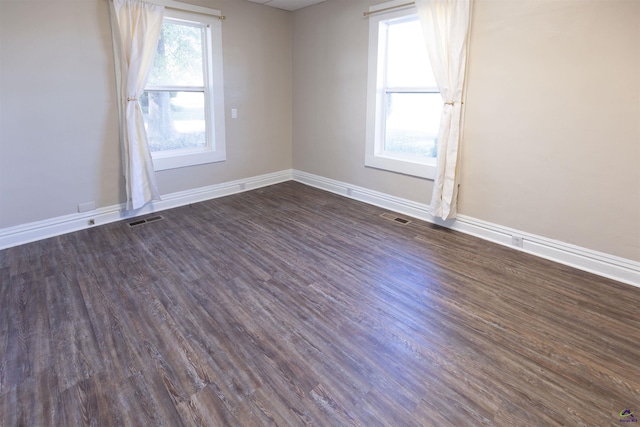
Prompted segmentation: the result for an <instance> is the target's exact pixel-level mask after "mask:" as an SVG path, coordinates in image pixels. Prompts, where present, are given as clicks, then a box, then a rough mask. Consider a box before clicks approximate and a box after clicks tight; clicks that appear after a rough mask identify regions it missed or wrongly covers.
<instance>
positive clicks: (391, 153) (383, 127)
mask: <svg viewBox="0 0 640 427" xmlns="http://www.w3.org/2000/svg"><path fill="white" fill-rule="evenodd" d="M396 3H398V2H397V1H395V2H389V3H385V4H382V5H377V6H375V8H374V7H372V8H371V9H370V11H371V12H373V11H375V10H376V9H382V8H386V7H392V6H397V4H396ZM402 3H405V4H406V2H404V1H400V3H399V4H402ZM369 20H370V22H369V81H368V93H367V142H366V144H367V146H366V156H365V165H366V166H370V167H374V168H379V169H386V170H390V171H394V172H399V173H404V174H407V175H414V176H419V177H423V178H431V179H433V178H434V177H435V166H436V157H437V148H438V129H439V126H440V114H441V111H442V97H441V96H440V91H439V90H438V87H437V84H436V82H435V79H434V77H433V71H432V70H431V64H430V62H429V56H428V54H427V48H426V45H425V43H424V36H423V35H422V28H421V26H420V21H419V20H418V15H417V12H416V10H415V7H409V8H402V9H396V10H395V11H393V12H388V13H379V14H373V15H371V16H370V17H369Z"/></svg>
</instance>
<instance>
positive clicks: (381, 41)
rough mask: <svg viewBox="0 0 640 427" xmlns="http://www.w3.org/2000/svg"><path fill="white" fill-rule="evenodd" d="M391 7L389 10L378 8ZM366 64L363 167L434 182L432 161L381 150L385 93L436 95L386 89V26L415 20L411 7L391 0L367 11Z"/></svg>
mask: <svg viewBox="0 0 640 427" xmlns="http://www.w3.org/2000/svg"><path fill="white" fill-rule="evenodd" d="M386 8H393V10H391V11H384V12H383V11H382V9H386ZM369 12H370V13H372V14H371V15H369V63H368V79H367V119H366V123H367V125H366V126H367V128H366V149H365V166H366V167H372V168H376V169H383V170H388V171H392V172H397V173H401V174H405V175H411V176H416V177H420V178H427V179H435V176H436V159H435V158H426V159H419V158H417V156H411V155H403V154H400V153H389V152H385V150H384V143H385V125H386V107H385V103H386V102H385V101H386V96H387V94H388V93H440V90H439V89H438V88H437V87H435V88H434V87H424V88H416V87H388V86H386V76H385V72H386V49H387V44H386V42H385V39H386V26H388V24H387V23H388V22H398V21H403V20H410V19H413V16H416V17H417V14H418V11H417V9H416V7H415V6H409V5H407V4H406V1H404V0H395V1H391V2H387V3H383V4H379V5H375V6H372V7H371V8H369Z"/></svg>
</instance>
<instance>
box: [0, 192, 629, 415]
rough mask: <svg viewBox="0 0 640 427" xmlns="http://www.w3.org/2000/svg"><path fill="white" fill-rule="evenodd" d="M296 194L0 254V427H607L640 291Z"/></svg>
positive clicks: (268, 195)
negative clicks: (559, 426) (48, 426)
mask: <svg viewBox="0 0 640 427" xmlns="http://www.w3.org/2000/svg"><path fill="white" fill-rule="evenodd" d="M384 212H385V211H384V210H382V209H379V208H377V207H373V206H369V205H365V204H362V203H359V202H355V201H353V200H349V199H346V198H342V197H339V196H335V195H332V194H329V193H325V192H322V191H320V190H316V189H313V188H310V187H306V186H304V185H302V184H298V183H294V182H288V183H284V184H279V185H276V186H272V187H268V188H264V189H260V190H255V191H252V192H247V193H244V194H240V195H235V196H231V197H226V198H222V199H217V200H213V201H210V202H206V203H200V204H197V205H193V206H189V207H183V208H179V209H174V210H171V211H166V212H163V213H162V215H163V217H164V219H163V220H160V221H156V222H150V223H147V224H144V225H140V226H137V227H133V228H132V227H129V225H127V223H124V222H123V223H115V224H109V225H105V226H101V227H96V228H93V229H90V230H85V231H81V232H78V233H73V234H68V235H65V236H61V237H56V238H53V239H49V240H45V241H40V242H36V243H32V244H28V245H23V246H19V247H16V248H12V249H8V250H4V251H2V252H0V280H1V282H2V285H1V286H0V308H1V312H0V425H1V426H16V425H25V426H46V425H55V426H75V425H99V426H110V425H127V426H129V425H132V426H133V425H140V426H163V425H164V426H180V425H207V426H218V425H219V426H224V425H229V426H252V425H256V426H260V425H274V424H275V425H292V426H299V425H314V426H325V425H326V426H342V425H362V426H367V427H368V426H377V425H385V426H477V425H490V426H550V425H567V426H615V425H620V424H621V423H620V415H619V413H620V411H621V410H623V409H626V408H630V409H633V410H637V411H638V412H637V414H638V415H640V289H638V288H634V287H632V286H628V285H623V284H620V283H616V282H613V281H610V280H606V279H602V278H599V277H596V276H593V275H590V274H587V273H583V272H580V271H576V270H573V269H571V268H568V267H565V266H562V265H558V264H554V263H551V262H547V261H544V260H541V259H538V258H535V257H532V256H528V255H526V254H523V253H519V252H517V251H513V250H510V249H508V248H504V247H501V246H497V245H493V244H491V243H487V242H485V241H481V240H478V239H475V238H473V237H470V236H466V235H463V234H459V233H456V232H452V231H449V230H446V229H442V228H438V227H435V226H432V225H429V224H427V223H422V222H418V221H414V222H412V223H410V224H408V225H400V224H397V223H394V222H393V221H390V220H389V219H385V218H383V217H381V216H380V215H381V214H383V213H384Z"/></svg>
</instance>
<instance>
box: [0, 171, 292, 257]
mask: <svg viewBox="0 0 640 427" xmlns="http://www.w3.org/2000/svg"><path fill="white" fill-rule="evenodd" d="M292 177H293V175H292V171H291V170H290V169H289V170H284V171H280V172H275V173H270V174H265V175H259V176H254V177H251V178H245V179H239V180H236V181H230V182H225V183H221V184H216V185H210V186H207V187H201V188H196V189H193V190H188V191H181V192H177V193H171V194H166V195H163V196H162V200H161V201H157V202H153V203H150V204H148V205H146V206H144V207H143V208H141V209H138V210H136V211H127V210H126V209H125V205H124V204H120V205H113V206H108V207H103V208H99V209H96V210H93V211H90V212H83V213H78V214H70V215H64V216H60V217H56V218H51V219H47V220H44V221H37V222H32V223H28V224H22V225H18V226H15V227H8V228H3V229H0V249H6V248H10V247H13V246H18V245H22V244H25V243H30V242H34V241H37V240H42V239H47V238H49V237H55V236H59V235H61V234H65V233H71V232H74V231H79V230H83V229H86V228H91V227H95V226H98V225H102V224H108V223H110V222H115V221H120V220H123V219H129V218H134V217H137V216H141V215H147V214H150V213H154V212H159V211H163V210H167V209H172V208H176V207H179V206H185V205H188V204H191V203H197V202H202V201H205V200H211V199H215V198H218V197H223V196H229V195H231V194H236V193H242V192H243V191H249V190H255V189H256V188H260V187H266V186H268V185H273V184H278V183H281V182H285V181H291V179H292ZM90 221H93V224H90Z"/></svg>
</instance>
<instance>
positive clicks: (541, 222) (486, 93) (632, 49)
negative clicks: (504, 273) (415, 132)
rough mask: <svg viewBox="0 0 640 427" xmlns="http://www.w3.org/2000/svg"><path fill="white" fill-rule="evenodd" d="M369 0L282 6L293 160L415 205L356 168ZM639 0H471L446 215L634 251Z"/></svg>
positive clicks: (638, 212) (620, 252) (639, 180)
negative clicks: (288, 15) (455, 204)
mask: <svg viewBox="0 0 640 427" xmlns="http://www.w3.org/2000/svg"><path fill="white" fill-rule="evenodd" d="M380 2H381V1H377V0H349V1H346V0H328V1H327V2H326V3H321V4H318V5H315V6H312V7H309V8H306V9H301V10H299V11H296V12H294V15H293V16H294V18H293V38H294V41H293V88H294V90H293V96H294V101H293V110H294V116H293V117H294V120H293V147H294V149H293V165H294V168H296V169H299V170H302V171H305V172H309V173H313V174H317V175H321V176H324V177H328V178H332V179H336V180H340V181H344V182H347V183H351V184H354V185H358V186H362V187H365V188H370V189H373V190H377V191H382V192H385V193H389V194H392V195H395V196H399V197H404V198H407V199H410V200H414V201H417V202H422V203H428V202H429V201H430V198H431V189H432V182H430V181H428V180H422V179H417V178H411V177H407V176H403V175H399V174H395V173H391V172H384V171H379V170H375V169H369V168H365V167H364V152H365V145H364V144H365V105H366V81H367V46H368V44H367V43H368V41H367V37H368V21H367V20H366V19H364V18H363V16H362V12H363V11H365V10H367V8H368V7H369V6H370V5H372V4H377V3H380ZM639 76H640V2H638V1H636V0H606V1H605V0H571V1H569V0H549V1H547V0H519V1H515V0H514V1H507V0H475V3H474V9H473V19H472V38H471V53H470V63H469V70H468V92H467V102H466V121H465V123H464V140H463V143H462V153H463V154H462V163H461V167H462V169H461V170H462V175H461V177H462V179H461V184H462V185H461V193H460V209H459V211H460V213H461V214H464V215H469V216H471V217H474V218H478V219H481V220H485V221H489V222H493V223H496V224H500V225H503V226H508V227H513V228H517V229H520V230H523V231H526V232H530V233H535V234H538V235H541V236H545V237H548V238H551V239H556V240H560V241H564V242H568V243H572V244H576V245H579V246H583V247H587V248H590V249H594V250H597V251H602V252H605V253H609V254H613V255H617V256H621V257H625V258H628V259H632V260H636V261H640V78H639Z"/></svg>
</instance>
